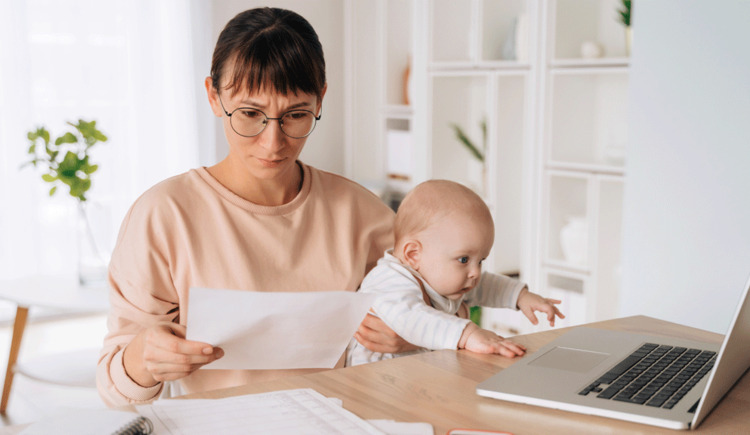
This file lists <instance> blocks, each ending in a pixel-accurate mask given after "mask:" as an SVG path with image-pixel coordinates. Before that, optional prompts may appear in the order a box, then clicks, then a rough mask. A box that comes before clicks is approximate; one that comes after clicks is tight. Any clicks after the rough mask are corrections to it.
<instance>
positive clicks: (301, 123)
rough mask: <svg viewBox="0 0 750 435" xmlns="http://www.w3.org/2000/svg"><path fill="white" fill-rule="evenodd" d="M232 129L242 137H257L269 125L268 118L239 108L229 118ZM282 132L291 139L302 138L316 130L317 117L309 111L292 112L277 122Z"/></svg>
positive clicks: (258, 112)
mask: <svg viewBox="0 0 750 435" xmlns="http://www.w3.org/2000/svg"><path fill="white" fill-rule="evenodd" d="M229 120H230V122H231V124H232V128H233V129H234V131H236V132H237V133H238V134H240V135H242V136H256V135H258V134H260V133H261V132H262V131H263V129H264V128H266V125H267V124H268V121H269V119H268V117H267V116H266V115H265V114H264V113H263V112H261V111H260V110H254V109H250V108H244V107H243V108H239V109H237V110H235V111H234V112H232V116H231V117H230V118H229ZM277 121H278V122H279V127H281V131H282V132H284V134H286V135H287V136H289V137H293V138H302V137H305V136H307V135H309V134H310V133H311V132H312V131H313V129H314V128H315V121H316V120H315V115H314V114H313V113H312V112H310V111H308V110H291V111H289V112H286V113H284V114H283V115H281V119H279V120H277Z"/></svg>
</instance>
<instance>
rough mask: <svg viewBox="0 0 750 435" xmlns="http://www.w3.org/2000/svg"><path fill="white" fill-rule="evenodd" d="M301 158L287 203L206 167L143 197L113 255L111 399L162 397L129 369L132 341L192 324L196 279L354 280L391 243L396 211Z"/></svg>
mask: <svg viewBox="0 0 750 435" xmlns="http://www.w3.org/2000/svg"><path fill="white" fill-rule="evenodd" d="M302 167H303V170H304V179H303V183H302V189H301V191H300V193H299V194H298V195H297V197H296V198H295V199H294V200H292V201H291V202H290V203H288V204H284V205H282V206H279V207H266V206H259V205H256V204H253V203H251V202H249V201H246V200H244V199H242V198H240V197H239V196H237V195H235V194H234V193H232V192H231V191H229V190H228V189H226V188H225V187H224V186H222V185H221V184H220V183H219V182H218V181H216V179H214V178H213V177H212V176H211V175H210V174H209V173H208V171H207V170H206V169H205V168H198V169H193V170H190V171H189V172H187V173H184V174H181V175H178V176H175V177H172V178H169V179H167V180H165V181H163V182H161V183H159V184H157V185H156V186H154V187H152V188H151V189H149V190H148V191H147V192H146V193H144V194H143V195H142V196H141V197H140V198H138V200H136V202H135V203H134V204H133V206H132V207H131V208H130V211H129V212H128V214H127V216H126V217H125V220H124V221H123V223H122V228H121V229H120V234H119V236H118V240H117V245H116V246H115V249H114V253H113V255H112V259H111V262H110V266H109V284H110V302H111V309H110V313H109V318H108V322H107V323H108V329H109V332H108V334H107V336H106V337H105V339H104V346H103V349H102V352H101V356H100V359H99V365H98V370H97V384H98V387H99V393H100V395H101V396H102V398H103V399H104V401H105V402H106V403H107V404H108V405H109V406H119V405H124V404H127V403H137V402H145V401H149V400H153V399H154V398H156V397H157V396H158V394H159V393H160V391H161V389H162V384H158V385H156V386H154V387H150V388H144V387H141V386H140V385H138V384H137V383H135V382H134V381H133V380H131V379H130V378H129V377H128V375H127V374H126V373H125V370H124V367H123V362H122V354H123V349H124V348H125V346H127V344H128V343H129V342H130V340H132V338H133V337H134V336H135V335H136V334H137V333H138V332H140V331H141V330H142V329H144V328H145V327H147V326H150V325H154V324H156V323H159V322H164V321H169V322H178V323H180V324H182V325H185V324H186V323H187V318H186V315H187V306H188V302H189V301H188V298H187V296H188V289H189V288H190V287H191V286H196V287H209V288H226V289H237V290H247V291H269V292H279V291H281V292H284V291H286V292H298V291H326V290H347V291H355V290H356V289H357V287H358V286H359V284H360V283H361V282H362V279H363V278H364V276H365V274H366V273H367V272H368V271H369V270H370V269H372V268H373V266H375V264H376V263H377V261H378V259H379V257H380V256H381V255H382V252H383V251H384V250H385V249H388V248H389V247H391V245H392V244H393V235H392V225H393V216H394V215H393V212H392V211H391V210H390V209H389V208H388V207H387V206H385V204H383V202H382V201H380V199H379V198H378V197H377V196H375V195H373V194H372V193H371V192H369V191H368V190H366V189H365V188H363V187H361V186H359V185H358V184H356V183H354V182H352V181H350V180H347V179H345V178H343V177H340V176H337V175H334V174H330V173H327V172H323V171H320V170H317V169H315V168H312V167H310V166H306V165H304V164H302ZM226 320H227V321H231V319H226ZM279 345H280V346H283V343H279ZM340 366H343V355H342V359H341V360H340V361H339V364H338V365H337V367H340ZM312 371H316V370H315V369H307V370H198V371H196V372H194V373H192V374H191V375H189V376H187V377H185V378H183V379H181V380H180V383H181V389H182V390H183V392H185V393H192V392H198V391H206V390H212V389H217V388H224V387H230V386H236V385H242V384H247V383H251V382H256V381H262V380H269V379H274V378H278V377H282V376H289V375H293V374H303V373H309V372H312Z"/></svg>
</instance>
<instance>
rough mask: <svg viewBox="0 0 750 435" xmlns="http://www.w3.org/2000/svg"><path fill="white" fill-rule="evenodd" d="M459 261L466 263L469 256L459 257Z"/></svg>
mask: <svg viewBox="0 0 750 435" xmlns="http://www.w3.org/2000/svg"><path fill="white" fill-rule="evenodd" d="M458 262H459V263H461V264H466V263H468V262H469V257H459V258H458Z"/></svg>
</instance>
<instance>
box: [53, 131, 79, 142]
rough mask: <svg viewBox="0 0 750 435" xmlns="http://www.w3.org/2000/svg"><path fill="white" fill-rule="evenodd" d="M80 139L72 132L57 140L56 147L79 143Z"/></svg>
mask: <svg viewBox="0 0 750 435" xmlns="http://www.w3.org/2000/svg"><path fill="white" fill-rule="evenodd" d="M77 142H78V138H77V137H76V135H74V134H73V133H71V132H67V133H65V134H64V135H62V136H60V137H58V138H57V140H55V145H62V144H64V143H77Z"/></svg>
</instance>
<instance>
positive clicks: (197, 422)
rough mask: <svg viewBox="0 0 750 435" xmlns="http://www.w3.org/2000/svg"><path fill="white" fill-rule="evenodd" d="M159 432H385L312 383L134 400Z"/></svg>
mask: <svg viewBox="0 0 750 435" xmlns="http://www.w3.org/2000/svg"><path fill="white" fill-rule="evenodd" d="M136 409H137V410H138V413H139V414H141V415H143V416H145V417H148V418H149V419H150V420H151V421H152V422H153V424H154V433H155V434H181V435H193V434H195V435H203V434H208V433H211V434H213V433H218V434H222V435H233V434H241V435H256V434H257V435H266V434H274V435H287V434H289V435H298V434H302V433H304V434H320V435H331V434H345V435H385V433H384V432H382V431H381V430H378V429H376V428H375V427H374V426H373V425H371V424H369V423H367V422H366V421H365V420H362V419H361V418H359V417H358V416H356V415H355V414H353V413H352V412H350V411H348V410H346V409H344V408H342V407H341V406H339V405H336V404H334V403H333V402H331V401H330V400H328V398H326V397H325V396H323V395H322V394H320V393H319V392H317V391H315V390H313V389H311V388H300V389H296V390H282V391H273V392H270V393H260V394H249V395H245V396H234V397H225V398H223V399H188V400H182V399H179V400H171V399H170V400H157V401H156V402H153V403H152V404H150V405H136Z"/></svg>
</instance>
